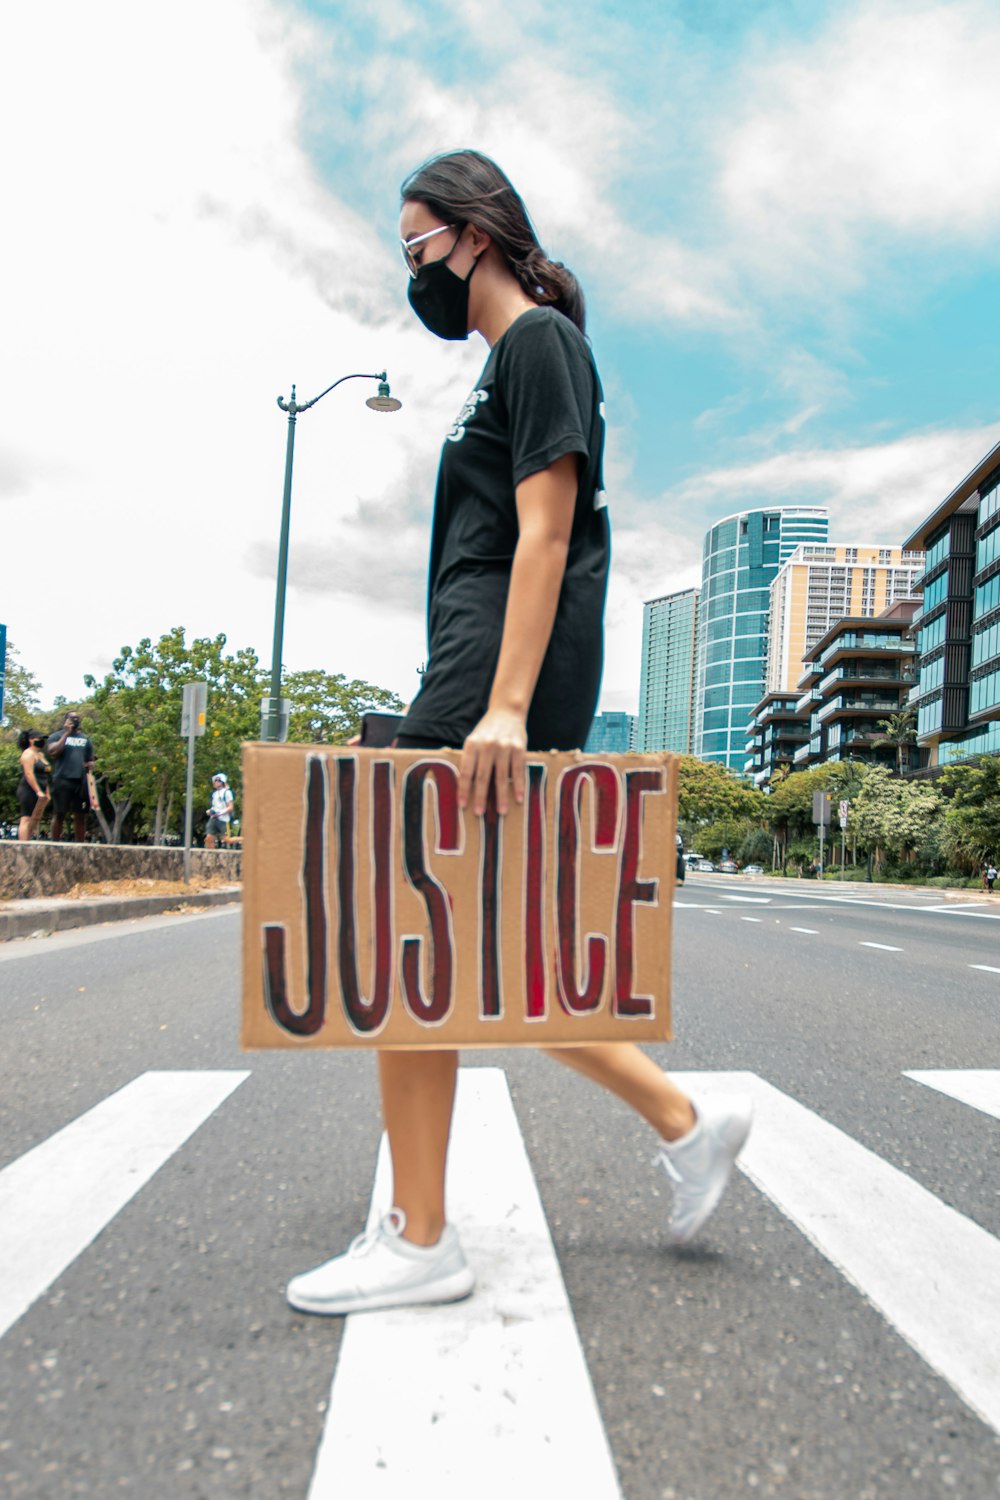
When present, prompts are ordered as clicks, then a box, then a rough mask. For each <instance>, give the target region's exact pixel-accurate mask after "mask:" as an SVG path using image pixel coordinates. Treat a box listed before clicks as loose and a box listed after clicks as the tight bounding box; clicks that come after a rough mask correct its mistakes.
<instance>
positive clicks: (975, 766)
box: [938, 755, 1000, 873]
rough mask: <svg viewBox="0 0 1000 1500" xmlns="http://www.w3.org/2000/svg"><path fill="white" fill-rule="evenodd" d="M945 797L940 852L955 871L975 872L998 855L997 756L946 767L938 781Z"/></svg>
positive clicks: (999, 791) (999, 795)
mask: <svg viewBox="0 0 1000 1500" xmlns="http://www.w3.org/2000/svg"><path fill="white" fill-rule="evenodd" d="M938 786H940V787H941V788H942V789H943V791H944V792H945V795H946V797H947V802H946V804H945V810H944V816H943V818H942V828H941V849H942V852H943V853H944V854H945V856H946V857H947V859H948V861H949V863H950V864H951V865H952V866H953V867H954V868H955V869H958V870H968V871H969V872H970V873H974V872H976V871H978V870H979V869H980V868H981V866H982V864H983V861H984V860H986V859H995V858H996V857H997V856H998V854H1000V757H997V756H994V755H983V756H980V757H979V759H978V760H976V761H973V762H970V763H969V764H967V765H963V766H949V767H948V768H947V770H945V771H943V772H942V774H941V777H940V780H939V781H938Z"/></svg>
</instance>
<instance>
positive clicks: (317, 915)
mask: <svg viewBox="0 0 1000 1500" xmlns="http://www.w3.org/2000/svg"><path fill="white" fill-rule="evenodd" d="M366 767H367V769H368V774H369V776H370V778H371V779H370V784H369V793H370V794H369V798H368V805H369V809H370V819H369V822H370V826H369V827H368V828H366V829H364V830H361V829H359V828H358V795H357V794H358V777H359V773H360V774H363V768H366ZM397 769H400V768H399V767H397V766H396V765H394V763H393V761H392V760H388V759H374V758H372V757H364V758H361V757H358V756H335V757H334V756H330V757H328V756H323V755H313V756H310V757H309V758H308V760H307V762H306V785H305V830H304V835H305V836H304V857H303V866H302V884H303V892H304V902H305V923H304V930H305V952H306V968H305V992H306V993H305V1005H304V1007H303V1008H293V1005H292V1003H291V999H290V995H289V985H288V980H287V968H286V929H285V926H284V924H280V923H264V924H263V943H264V992H265V1003H266V1005H267V1007H268V1010H269V1012H270V1014H271V1016H272V1017H273V1019H274V1020H275V1021H276V1022H277V1024H278V1025H279V1026H280V1027H282V1028H283V1029H284V1030H285V1031H287V1032H289V1033H291V1034H292V1035H294V1036H302V1037H306V1036H313V1035H315V1033H316V1032H317V1031H319V1030H320V1029H321V1028H322V1026H323V1024H324V1022H325V1020H326V1017H327V1004H328V989H329V982H328V981H329V979H330V977H332V978H333V979H334V980H335V981H336V982H337V984H336V987H337V988H339V991H340V998H341V1003H342V1005H343V1010H344V1015H345V1017H346V1020H347V1022H348V1024H349V1026H350V1027H351V1028H352V1030H353V1031H354V1032H355V1033H357V1034H358V1035H362V1036H365V1035H371V1034H372V1033H374V1032H377V1031H378V1030H379V1029H380V1028H381V1027H382V1026H384V1025H385V1023H386V1020H387V1019H388V1017H389V1013H390V1007H391V1004H392V1000H393V994H394V987H395V981H396V978H397V965H398V981H399V994H400V999H401V1002H402V1004H403V1006H404V1007H405V1008H406V1010H407V1011H408V1012H409V1014H410V1016H412V1017H413V1019H414V1020H415V1021H417V1022H419V1023H421V1024H422V1025H424V1026H428V1027H431V1026H437V1025H440V1024H441V1023H442V1022H443V1021H445V1020H446V1019H447V1018H448V1017H449V1015H450V1014H451V1011H452V1007H453V1004H454V1000H455V984H456V968H457V964H456V956H457V955H456V944H455V933H454V923H453V916H454V912H453V892H449V889H448V884H447V877H446V876H444V875H442V874H441V868H442V867H441V864H438V865H436V866H435V869H436V871H437V873H432V872H431V867H430V860H431V857H432V856H433V855H448V854H461V853H462V852H464V849H465V831H466V830H465V822H466V819H468V820H469V822H470V823H471V824H472V825H473V826H475V824H477V823H481V824H482V827H481V830H480V839H481V842H480V858H479V861H478V864H479V870H478V914H479V924H478V926H479V932H478V953H477V955H476V958H477V970H478V973H477V979H478V984H479V997H480V999H479V1005H480V1015H481V1017H482V1019H483V1020H484V1021H489V1020H490V1019H491V1018H498V1017H500V1016H501V1015H502V1014H503V987H502V985H501V946H502V936H503V934H502V932H501V911H500V906H501V902H500V891H501V877H502V865H503V821H504V820H503V819H502V818H501V817H500V816H499V814H498V813H497V809H496V801H495V798H494V797H493V796H492V795H491V797H490V800H489V803H488V806H487V810H486V812H485V814H484V815H483V817H482V818H481V819H475V818H473V815H472V814H471V813H469V812H465V813H463V811H462V810H461V809H460V808H459V805H458V771H457V769H456V768H455V766H454V765H452V764H451V762H450V761H447V760H444V759H425V760H419V761H415V762H411V763H410V764H409V765H407V766H406V767H405V769H404V770H403V771H402V775H401V777H400V783H401V784H400V785H399V786H398V787H397V784H396V772H397ZM547 778H548V768H547V767H546V765H545V764H544V763H541V762H531V761H529V763H528V766H527V779H526V796H525V803H524V806H523V808H521V809H518V810H512V811H511V812H510V813H508V814H507V817H508V818H514V817H518V816H523V818H524V830H525V838H524V859H523V879H522V887H523V889H522V892H521V895H522V899H521V901H520V902H518V903H517V905H518V908H519V909H518V912H517V920H518V922H519V924H520V928H519V932H518V941H517V944H516V952H517V954H518V958H519V962H521V963H522V964H523V975H522V976H521V977H522V980H523V995H524V1003H525V1014H526V1017H527V1018H528V1019H529V1020H537V1019H540V1018H542V1017H544V1016H545V1015H546V1014H547V1007H548V1003H549V996H548V993H547V991H548V986H549V980H548V966H547V965H546V942H547V939H548V941H550V942H552V944H553V946H554V950H555V952H554V957H555V962H554V966H553V967H554V986H555V993H556V999H557V1001H558V1004H559V1005H560V1006H561V1007H562V1009H563V1010H564V1011H565V1012H566V1014H567V1015H571V1016H585V1015H588V1014H590V1013H592V1012H593V1011H595V1010H596V1009H597V1008H598V1007H599V1006H600V1004H601V1000H602V996H603V995H604V992H605V987H606V984H607V981H608V979H609V977H610V980H611V986H610V1000H611V1007H612V1012H613V1014H614V1015H616V1016H619V1017H649V1016H651V1015H652V1014H653V1013H654V1001H653V998H652V997H651V996H647V995H637V994H635V993H634V983H633V979H634V973H633V970H634V950H635V941H634V921H633V917H634V909H635V907H636V906H637V905H648V906H657V905H659V881H658V880H657V879H656V878H652V877H649V876H646V877H645V878H644V877H642V876H641V875H640V872H639V866H640V861H641V858H642V842H643V840H642V835H643V822H644V806H643V804H644V800H645V799H646V798H648V797H655V796H661V795H665V794H666V790H667V788H666V784H665V782H666V776H665V772H664V770H663V769H662V768H649V767H643V768H640V769H625V770H619V769H617V768H616V767H615V766H613V765H610V764H608V763H607V762H600V761H593V762H590V761H580V762H576V763H573V764H570V765H569V766H564V767H563V768H562V769H561V770H560V771H559V772H558V774H557V776H556V778H555V789H554V795H553V796H552V797H551V812H550V811H549V802H550V799H549V796H548V788H547V786H546V781H547ZM331 780H332V782H333V786H332V787H331ZM585 787H588V788H589V791H590V798H591V827H592V840H591V845H590V851H589V852H590V853H593V854H604V855H609V856H614V862H613V864H612V866H611V868H613V869H614V871H615V886H616V889H615V891H614V895H613V913H614V915H613V922H612V924H610V925H611V928H612V930H611V931H609V932H607V933H600V932H587V933H586V934H584V935H583V940H582V943H581V934H580V931H579V927H580V906H581V882H582V881H583V879H584V876H585V874H586V869H587V866H588V863H589V864H590V868H591V869H593V863H592V862H588V861H587V860H586V858H585V856H586V854H587V852H588V851H587V850H586V849H585V848H584V846H583V841H582V839H581V798H582V795H583V791H584V788H585ZM331 791H332V793H333V816H332V821H331V819H330V800H331ZM428 797H429V798H430V799H431V800H432V804H433V811H434V818H433V825H434V832H433V838H431V839H429V838H428V833H427V826H428V821H429V820H428V819H427V817H426V816H425V800H426V799H427V798H428ZM400 812H401V818H400ZM331 832H332V837H330V833H331ZM396 840H400V841H401V842H400V843H397V842H396ZM362 841H363V843H364V845H365V846H366V848H365V859H364V865H363V866H362V871H361V873H362V877H363V878H364V877H365V875H366V872H367V871H370V872H371V875H372V877H373V878H372V880H371V888H372V892H373V909H372V913H371V927H372V932H373V940H372V945H371V946H372V954H371V960H370V962H368V963H366V965H365V967H366V969H367V970H368V971H369V972H368V973H367V975H366V976H365V979H366V981H367V984H368V988H367V991H365V990H363V988H362V975H361V973H360V972H359V962H358V949H359V942H358V930H357V929H358V923H357V898H358V894H359V845H360V844H361V843H362ZM550 852H552V853H553V854H554V858H555V860H556V867H555V903H554V906H555V909H554V911H549V912H547V911H546V905H547V897H546V879H545V872H546V869H547V860H548V858H549V857H550ZM400 854H401V856H402V859H401V865H402V872H403V875H404V876H405V879H406V881H407V882H408V884H409V887H410V888H411V889H412V891H414V892H415V893H416V894H417V895H418V896H419V897H420V898H421V900H422V902H423V905H424V908H425V912H426V926H425V931H424V933H423V934H419V935H414V934H405V935H400V936H398V937H397V936H396V935H395V933H394V920H393V919H394V913H395V892H394V882H395V880H396V878H397V877H396V871H397V868H398V865H399V862H400V861H399V856H400ZM671 854H672V850H671ZM605 868H607V866H605ZM456 869H461V879H462V880H463V881H467V880H468V873H469V871H468V865H467V864H464V865H462V866H458V865H456ZM457 878H459V877H458V876H456V879H457ZM328 890H332V892H333V894H334V895H335V898H336V899H335V903H333V905H334V909H335V911H336V919H335V921H334V922H333V923H331V922H330V919H329V915H328V905H329V903H328V900H327V896H328ZM508 904H509V905H513V903H508ZM425 948H426V951H425ZM508 951H509V950H508ZM331 968H332V970H333V973H332V976H331Z"/></svg>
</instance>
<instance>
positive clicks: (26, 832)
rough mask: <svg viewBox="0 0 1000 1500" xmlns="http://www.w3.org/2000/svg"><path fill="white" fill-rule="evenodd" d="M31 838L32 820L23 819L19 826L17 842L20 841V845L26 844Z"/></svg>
mask: <svg viewBox="0 0 1000 1500" xmlns="http://www.w3.org/2000/svg"><path fill="white" fill-rule="evenodd" d="M30 838H31V819H30V818H22V819H21V820H20V822H19V823H18V825H17V841H18V843H19V844H26V843H27V842H28V840H29V839H30Z"/></svg>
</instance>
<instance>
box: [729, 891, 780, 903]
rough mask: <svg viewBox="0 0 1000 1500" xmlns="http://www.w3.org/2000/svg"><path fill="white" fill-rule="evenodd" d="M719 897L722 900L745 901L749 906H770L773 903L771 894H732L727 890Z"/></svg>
mask: <svg viewBox="0 0 1000 1500" xmlns="http://www.w3.org/2000/svg"><path fill="white" fill-rule="evenodd" d="M719 899H720V900H721V901H743V902H745V903H746V904H747V905H748V906H770V904H771V898H770V896H730V895H727V893H726V892H725V891H723V892H722V894H721V896H720V898H719Z"/></svg>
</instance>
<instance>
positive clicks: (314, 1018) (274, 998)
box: [264, 755, 326, 1036]
mask: <svg viewBox="0 0 1000 1500" xmlns="http://www.w3.org/2000/svg"><path fill="white" fill-rule="evenodd" d="M306 776H307V778H308V780H307V782H306V837H305V857H304V861H303V867H302V884H303V886H304V887H305V894H306V992H307V994H308V997H309V1003H308V1004H307V1006H306V1008H305V1010H304V1011H296V1010H293V1009H292V1007H291V1003H290V1001H289V998H288V981H287V976H286V969H285V929H284V927H282V926H279V925H273V924H269V925H268V926H266V927H265V928H264V1003H265V1005H266V1006H267V1008H268V1010H269V1011H270V1012H271V1015H272V1016H273V1017H274V1019H275V1021H276V1022H277V1023H278V1025H279V1026H281V1027H282V1028H283V1029H284V1030H285V1031H290V1032H291V1033H292V1035H293V1036H313V1035H315V1033H316V1032H317V1031H319V1029H320V1027H321V1026H322V1024H323V1020H324V1017H325V1015H326V900H325V893H324V889H323V887H324V869H325V864H326V855H325V847H324V842H323V840H324V834H325V831H326V761H325V759H324V758H323V756H321V755H310V757H309V760H308V762H307V770H306Z"/></svg>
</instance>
